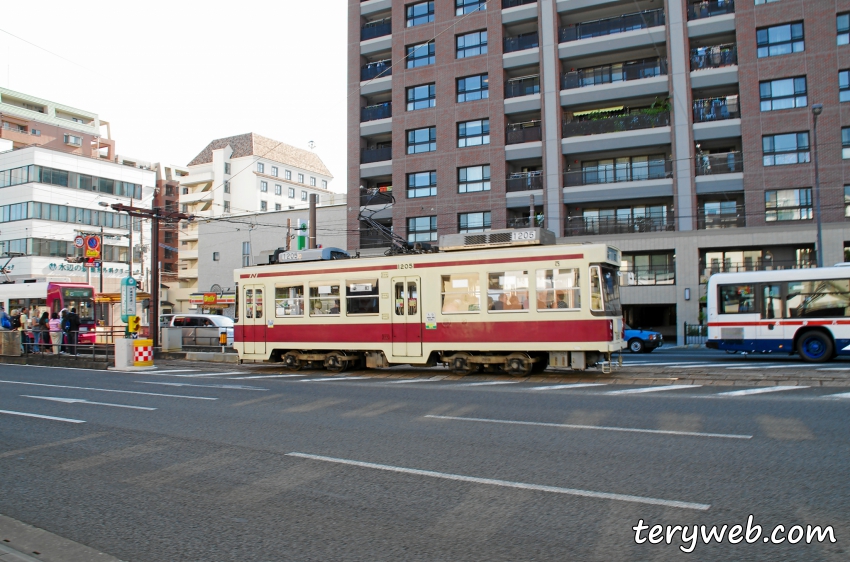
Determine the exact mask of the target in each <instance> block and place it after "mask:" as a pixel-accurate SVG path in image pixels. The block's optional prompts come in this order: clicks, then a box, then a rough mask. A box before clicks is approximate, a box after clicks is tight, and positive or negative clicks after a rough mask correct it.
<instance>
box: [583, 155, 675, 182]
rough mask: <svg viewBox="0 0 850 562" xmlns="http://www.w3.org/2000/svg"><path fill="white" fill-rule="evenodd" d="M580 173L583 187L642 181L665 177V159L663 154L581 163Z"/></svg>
mask: <svg viewBox="0 0 850 562" xmlns="http://www.w3.org/2000/svg"><path fill="white" fill-rule="evenodd" d="M581 171H582V181H583V182H584V184H585V185H588V184H596V183H615V182H621V181H643V180H650V179H660V178H664V177H666V176H667V166H666V158H665V156H664V155H663V154H651V155H649V156H632V157H628V156H626V157H622V158H607V159H605V160H591V161H587V162H582V163H581Z"/></svg>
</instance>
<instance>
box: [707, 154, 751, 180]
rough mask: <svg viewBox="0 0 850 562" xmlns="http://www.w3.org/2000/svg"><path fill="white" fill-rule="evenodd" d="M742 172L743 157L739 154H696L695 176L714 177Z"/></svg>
mask: <svg viewBox="0 0 850 562" xmlns="http://www.w3.org/2000/svg"><path fill="white" fill-rule="evenodd" d="M743 171H744V155H743V154H741V153H740V152H721V153H717V154H697V160H696V174H697V175H698V176H715V175H717V174H734V173H736V172H743Z"/></svg>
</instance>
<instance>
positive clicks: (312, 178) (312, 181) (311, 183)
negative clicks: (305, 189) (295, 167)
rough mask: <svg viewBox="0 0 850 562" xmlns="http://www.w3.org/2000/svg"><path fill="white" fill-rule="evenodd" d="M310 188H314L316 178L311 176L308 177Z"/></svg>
mask: <svg viewBox="0 0 850 562" xmlns="http://www.w3.org/2000/svg"><path fill="white" fill-rule="evenodd" d="M310 186H312V187H316V178H314V177H313V176H310Z"/></svg>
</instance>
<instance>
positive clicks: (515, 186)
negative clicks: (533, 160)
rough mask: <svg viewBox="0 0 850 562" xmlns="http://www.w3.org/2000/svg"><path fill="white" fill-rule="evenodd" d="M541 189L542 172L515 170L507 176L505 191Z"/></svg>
mask: <svg viewBox="0 0 850 562" xmlns="http://www.w3.org/2000/svg"><path fill="white" fill-rule="evenodd" d="M534 189H543V172H515V173H513V174H511V175H510V176H508V179H507V181H506V182H505V191H507V192H509V193H510V192H515V191H532V190H534Z"/></svg>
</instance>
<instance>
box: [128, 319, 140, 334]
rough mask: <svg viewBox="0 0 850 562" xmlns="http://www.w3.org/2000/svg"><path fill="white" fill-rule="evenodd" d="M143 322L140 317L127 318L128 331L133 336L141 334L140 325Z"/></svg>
mask: <svg viewBox="0 0 850 562" xmlns="http://www.w3.org/2000/svg"><path fill="white" fill-rule="evenodd" d="M141 322H142V320H141V318H139V317H138V316H128V317H127V331H128V332H130V333H131V334H138V333H139V325H140V324H141Z"/></svg>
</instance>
